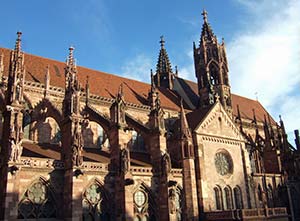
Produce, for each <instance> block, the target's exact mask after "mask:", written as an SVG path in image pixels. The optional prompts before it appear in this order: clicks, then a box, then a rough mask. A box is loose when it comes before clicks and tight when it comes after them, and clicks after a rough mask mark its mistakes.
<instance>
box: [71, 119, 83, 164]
mask: <svg viewBox="0 0 300 221" xmlns="http://www.w3.org/2000/svg"><path fill="white" fill-rule="evenodd" d="M78 127H79V122H76V123H75V126H74V134H73V145H72V154H73V157H72V161H73V165H75V166H81V165H82V163H83V157H82V150H83V138H82V134H81V133H80V131H79V128H78Z"/></svg>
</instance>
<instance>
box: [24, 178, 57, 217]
mask: <svg viewBox="0 0 300 221" xmlns="http://www.w3.org/2000/svg"><path fill="white" fill-rule="evenodd" d="M55 217H56V205H55V202H54V199H53V196H52V194H51V192H50V190H49V188H48V186H46V185H45V184H44V183H43V182H42V181H39V182H36V183H34V184H33V185H32V186H31V187H29V188H28V189H27V190H26V192H25V194H24V196H23V198H22V200H21V201H20V203H19V207H18V219H38V218H55Z"/></svg>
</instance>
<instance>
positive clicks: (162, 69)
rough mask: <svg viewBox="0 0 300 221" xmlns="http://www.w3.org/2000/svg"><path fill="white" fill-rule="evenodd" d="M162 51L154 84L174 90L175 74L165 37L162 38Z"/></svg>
mask: <svg viewBox="0 0 300 221" xmlns="http://www.w3.org/2000/svg"><path fill="white" fill-rule="evenodd" d="M159 43H160V51H159V56H158V61H157V65H156V74H155V76H154V82H155V84H156V86H158V87H165V88H169V89H172V88H173V78H174V74H173V71H172V67H171V62H170V60H169V56H168V53H167V50H166V49H165V40H164V37H163V36H161V37H160V42H159Z"/></svg>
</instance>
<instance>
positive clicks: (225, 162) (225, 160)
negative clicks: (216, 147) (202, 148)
mask: <svg viewBox="0 0 300 221" xmlns="http://www.w3.org/2000/svg"><path fill="white" fill-rule="evenodd" d="M215 166H216V170H217V172H218V173H219V174H220V175H222V176H224V175H227V174H230V173H232V168H233V163H232V159H231V157H230V155H229V153H227V152H218V153H217V154H216V155H215Z"/></svg>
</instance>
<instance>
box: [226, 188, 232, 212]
mask: <svg viewBox="0 0 300 221" xmlns="http://www.w3.org/2000/svg"><path fill="white" fill-rule="evenodd" d="M224 197H225V200H224V202H225V209H227V210H229V209H232V191H231V188H230V187H225V188H224Z"/></svg>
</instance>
